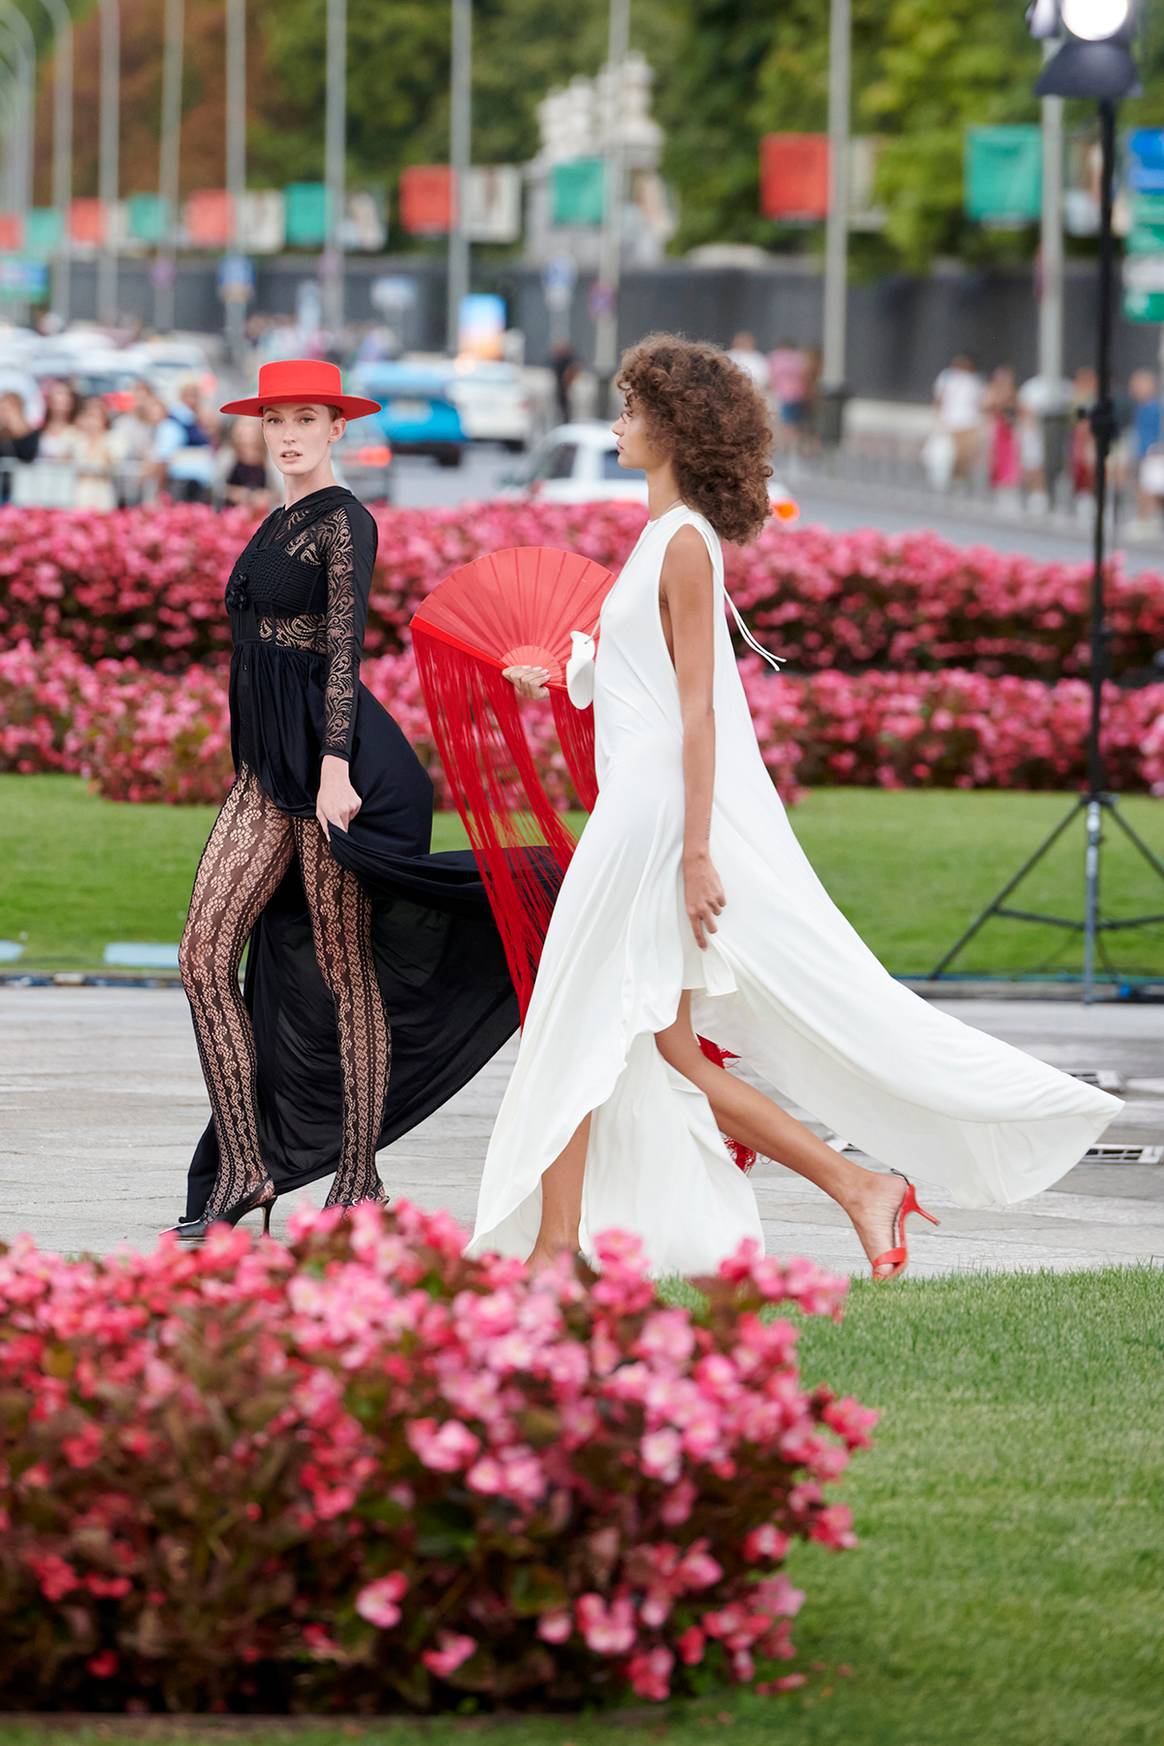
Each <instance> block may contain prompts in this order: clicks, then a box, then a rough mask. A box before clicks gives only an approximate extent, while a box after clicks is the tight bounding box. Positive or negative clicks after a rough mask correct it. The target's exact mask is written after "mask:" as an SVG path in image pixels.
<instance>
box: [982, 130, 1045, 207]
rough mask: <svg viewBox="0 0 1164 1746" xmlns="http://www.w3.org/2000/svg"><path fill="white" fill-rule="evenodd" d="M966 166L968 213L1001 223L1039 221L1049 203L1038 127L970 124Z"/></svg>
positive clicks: (1040, 135)
mask: <svg viewBox="0 0 1164 1746" xmlns="http://www.w3.org/2000/svg"><path fill="white" fill-rule="evenodd" d="M962 169H963V188H964V202H965V207H966V216H967V218H973V219H976V220H977V222H978V223H979V224H993V225H1000V226H1017V225H1022V224H1032V223H1034V222H1036V221H1037V219H1038V217H1039V213H1040V211H1041V209H1042V203H1043V139H1042V134H1041V132H1040V130H1039V128H1038V127H1036V126H1033V125H1032V126H1023V127H969V128H967V129H966V137H965V144H964V150H963V160H962Z"/></svg>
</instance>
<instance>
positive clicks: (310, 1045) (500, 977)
mask: <svg viewBox="0 0 1164 1746" xmlns="http://www.w3.org/2000/svg"><path fill="white" fill-rule="evenodd" d="M323 667H324V663H323V661H322V659H321V658H320V657H319V656H318V655H315V654H313V653H311V652H310V651H306V650H297V649H284V648H277V647H275V646H274V645H272V644H267V643H262V642H259V641H257V640H256V641H253V642H252V641H249V640H247V641H242V642H240V643H238V644H237V645H236V647H235V651H234V655H233V657H232V660H231V681H230V699H231V745H232V751H233V755H234V764H235V770H236V772H237V771H238V769H239V768H240V765H241V763H242V762H243V761H245V762H246V763H248V764H249V765H250V766H251V768H252V769H253V770H254V772H255V775H256V777H257V778H258V780H259V782H260V784H261V785H262V787H263V789H264V790H265V792H266V793H267V794H268V795H269V796H270V797H271V799H272V800H273V801H274V802H275V804H276V805H277V806H278V807H279V808H280V810H281V811H284V812H288V813H292V814H294V815H295V816H297V817H301V818H306V817H314V816H315V792H316V789H317V787H318V770H319V746H320V736H321V733H322V727H323V680H324V671H323ZM350 768H351V781H352V786H353V787H354V788H355V790H356V792H357V794H359V796H360V798H361V806H360V810H359V812H358V813H357V814H356V816H355V818H353V820H352V821H351V829H350V830H348V831H344V830H341V829H338V828H337V827H336V826H334V825H333V826H332V827H331V844H332V850H333V853H334V854H335V856H336V859H337V860H338V861H340V862H341V863H342V864H343V865H344V866H345V867H349V868H351V870H352V871H353V872H354V873H356V874H357V875H358V876H359V878H360V880H361V882H362V884H363V885H364V888H365V890H367V892H368V893H369V895H370V897H371V898H372V903H373V920H372V947H373V952H374V955H375V963H376V976H377V980H378V982H379V985H380V992H381V995H382V997H383V1001H384V1010H385V1013H386V1015H387V1018H388V1023H389V1025H390V1027H391V1032H392V1067H391V1072H390V1074H389V1080H388V1093H387V1098H386V1100H385V1105H384V1114H383V1121H382V1123H381V1127H380V1135H379V1140H378V1145H380V1146H386V1145H388V1144H389V1143H390V1142H391V1141H392V1140H397V1139H399V1138H400V1136H401V1135H402V1134H406V1133H407V1132H408V1131H409V1129H410V1128H413V1127H415V1126H416V1124H417V1123H418V1122H421V1121H423V1120H424V1119H425V1117H426V1116H429V1115H431V1114H432V1113H433V1111H434V1110H437V1109H439V1108H440V1107H441V1105H442V1104H443V1103H445V1102H446V1101H447V1100H448V1099H449V1098H450V1097H451V1096H452V1095H453V1093H454V1092H456V1091H459V1090H460V1088H461V1087H462V1086H463V1085H465V1084H467V1083H468V1081H469V1080H470V1079H472V1077H473V1076H474V1074H476V1073H477V1072H478V1071H479V1070H480V1069H481V1068H482V1067H483V1066H484V1065H485V1064H486V1062H488V1061H489V1060H490V1059H491V1058H492V1057H493V1056H494V1055H495V1054H496V1052H497V1050H498V1049H499V1048H500V1047H501V1045H502V1044H503V1043H504V1042H506V1041H507V1039H508V1038H509V1037H511V1036H512V1035H513V1033H514V1031H515V1030H516V1029H517V1027H518V1006H517V997H516V995H515V993H514V989H513V983H512V980H511V978H510V975H509V970H508V968H507V965H506V961H505V952H504V950H503V948H502V943H501V938H500V935H499V934H498V931H497V927H496V924H495V923H494V920H493V916H492V912H491V911H490V908H489V901H488V897H487V895H486V891H485V887H484V884H483V882H482V880H481V876H480V874H479V872H478V870H477V865H476V862H475V860H474V858H473V855H472V852H471V851H470V850H467V849H466V850H463V851H454V852H451V853H446V854H433V853H431V841H432V798H433V795H432V782H431V780H430V778H429V775H428V772H427V771H426V770H425V769H424V766H423V765H422V764H421V762H420V760H419V759H418V758H417V756H416V754H415V752H414V751H413V750H412V747H411V746H410V745H409V744H408V741H407V740H406V738H405V737H404V734H403V732H402V731H401V729H400V727H399V726H398V724H397V723H396V722H395V721H394V720H393V719H392V717H391V716H390V715H389V714H388V712H387V710H386V709H384V708H383V706H382V705H381V704H380V703H379V702H378V701H377V700H376V698H374V697H373V696H372V694H371V692H370V691H369V690H368V689H367V687H366V686H364V685H363V684H360V686H359V689H358V696H357V700H356V722H355V732H354V737H353V744H352V755H351V766H350ZM547 878H549V879H555V876H554V875H553V874H552V872H551V871H550V870H549V869H548V868H547ZM555 882H556V879H555ZM243 999H244V1000H245V1002H246V1005H247V1007H248V1009H249V1011H250V1014H251V1019H252V1023H253V1026H254V1034H255V1052H256V1063H257V1084H258V1116H259V1137H260V1142H261V1145H262V1150H263V1157H264V1159H265V1161H266V1163H267V1167H268V1169H269V1170H270V1173H271V1176H272V1177H273V1179H274V1182H275V1185H276V1187H277V1188H278V1190H279V1192H280V1193H286V1192H287V1191H289V1190H290V1189H293V1188H301V1187H302V1186H303V1185H304V1184H305V1183H308V1182H314V1181H316V1180H317V1179H318V1178H320V1177H323V1176H330V1175H332V1174H333V1173H334V1172H335V1170H336V1169H337V1168H338V1165H339V1145H340V1122H341V1114H342V1105H343V1094H342V1083H341V1078H340V1066H339V1045H338V1040H337V1035H336V1021H335V1006H334V1003H333V1001H332V997H331V994H330V992H329V990H328V988H327V984H326V983H325V982H324V980H323V975H322V972H321V971H320V968H319V965H318V962H317V961H316V956H315V946H314V941H313V938H312V931H311V920H310V916H309V914H308V909H307V900H306V896H305V894H304V890H303V882H302V878H301V876H300V871H299V862H298V858H297V857H293V858H292V861H291V863H290V866H289V867H288V869H287V872H286V874H285V875H284V877H283V880H282V882H281V884H280V885H279V886H278V888H277V890H276V891H275V892H274V894H273V895H272V897H271V899H270V901H269V902H268V903H267V905H266V907H265V908H264V910H263V912H262V914H261V915H260V917H259V919H258V921H257V923H256V924H255V927H254V929H253V931H252V933H251V937H250V945H249V949H248V954H247V964H246V971H245V975H244V978H243ZM217 1171H218V1140H217V1136H216V1133H215V1130H214V1123H213V1120H211V1121H209V1122H208V1123H207V1125H206V1129H205V1131H204V1132H203V1134H202V1137H201V1139H200V1140H199V1142H198V1145H197V1147H196V1149H195V1152H194V1156H193V1159H192V1161H191V1164H190V1172H189V1179H188V1184H187V1199H186V1216H187V1217H188V1218H196V1217H197V1216H198V1215H199V1214H200V1213H201V1211H202V1209H203V1207H204V1206H205V1204H206V1201H207V1199H208V1197H209V1194H210V1190H211V1187H212V1186H213V1183H214V1179H215V1176H216V1174H217ZM387 1187H388V1189H389V1192H391V1183H390V1182H389V1183H388V1184H387Z"/></svg>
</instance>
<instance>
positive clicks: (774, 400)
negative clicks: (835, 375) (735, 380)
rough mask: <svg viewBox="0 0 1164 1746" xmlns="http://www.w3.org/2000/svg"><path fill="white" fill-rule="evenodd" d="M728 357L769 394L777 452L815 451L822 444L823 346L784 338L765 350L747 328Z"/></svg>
mask: <svg viewBox="0 0 1164 1746" xmlns="http://www.w3.org/2000/svg"><path fill="white" fill-rule="evenodd" d="M728 357H729V358H731V359H732V361H733V362H734V363H737V364H738V365H739V366H740V369H741V370H743V371H745V372H746V373H747V375H749V376H750V377H751V378H752V381H753V382H754V383H755V384H756V386H757V388H759V389H761V390H762V391H763V393H765V394H766V395H767V396H768V399H769V401H770V403H771V406H772V412H773V415H774V416H773V424H774V426H775V430H776V448H777V451H778V452H780V453H785V454H787V453H790V452H794V453H797V454H813V453H815V452H816V450H818V449H819V447H820V429H819V424H818V411H819V403H820V375H821V364H822V357H821V350H820V347H819V346H801V345H797V343H796V341H795V340H790V339H782V340H781V341H780V342H779V344H778V345H777V346H776V348H775V349H774V350H773V351H770V352H762V351H761V350H760V348H759V347H758V346H757V344H756V341H755V336H754V335H752V334H750V333H748V332H747V331H746V330H745V331H743V332H740V333H737V334H736V336H735V338H734V339H733V340H732V343H731V345H730V346H729V347H728Z"/></svg>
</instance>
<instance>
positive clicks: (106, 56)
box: [97, 0, 121, 324]
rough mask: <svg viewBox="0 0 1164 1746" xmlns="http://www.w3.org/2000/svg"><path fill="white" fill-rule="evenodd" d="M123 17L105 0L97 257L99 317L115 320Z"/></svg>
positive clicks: (113, 2)
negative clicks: (100, 229) (100, 236)
mask: <svg viewBox="0 0 1164 1746" xmlns="http://www.w3.org/2000/svg"><path fill="white" fill-rule="evenodd" d="M120 103H121V17H120V12H119V4H118V0H101V105H100V120H99V133H100V140H99V151H98V165H97V183H98V193H99V195H100V197H101V204H102V206H103V207H104V209H105V210H104V222H105V229H104V239H103V241H102V244H101V253H100V255H99V256H98V260H97V319H98V321H103V322H107V323H109V324H114V323H116V321H117V317H118V307H117V242H116V239H115V237H114V235H113V225H114V222H115V220H114V211H113V209H114V207H115V206H116V204H117V195H118V188H119V176H120V169H119V163H118V154H119V147H120V133H119V122H120Z"/></svg>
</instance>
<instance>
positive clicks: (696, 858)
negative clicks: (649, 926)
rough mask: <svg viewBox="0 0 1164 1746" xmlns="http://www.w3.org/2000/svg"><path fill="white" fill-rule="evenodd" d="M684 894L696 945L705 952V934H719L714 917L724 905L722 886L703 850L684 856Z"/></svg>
mask: <svg viewBox="0 0 1164 1746" xmlns="http://www.w3.org/2000/svg"><path fill="white" fill-rule="evenodd" d="M683 894H684V898H685V900H686V904H687V919H688V921H689V922H690V923H691V931H692V933H693V934H694V935H695V944H696V945H697V946H698V947H699V949H700V951H705V950H706V949H707V940H708V935H709V934H714V933H718V931H719V930H718V929H717V927H716V925H715V918H716V916H717V915H719V913H720V911H721V910H722V909H723V906H724V904H725V903H726V902H727V897H726V895H725V893H724V888H723V883H722V881H721V880H720V876H719V874H718V873H717V872H716V870H715V867H714V865H713V863H712V859H711V856H710V855H709V854H708V852H707V850H706V849H702V850H699V851H698V852H689V853H686V854H684V856H683Z"/></svg>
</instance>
